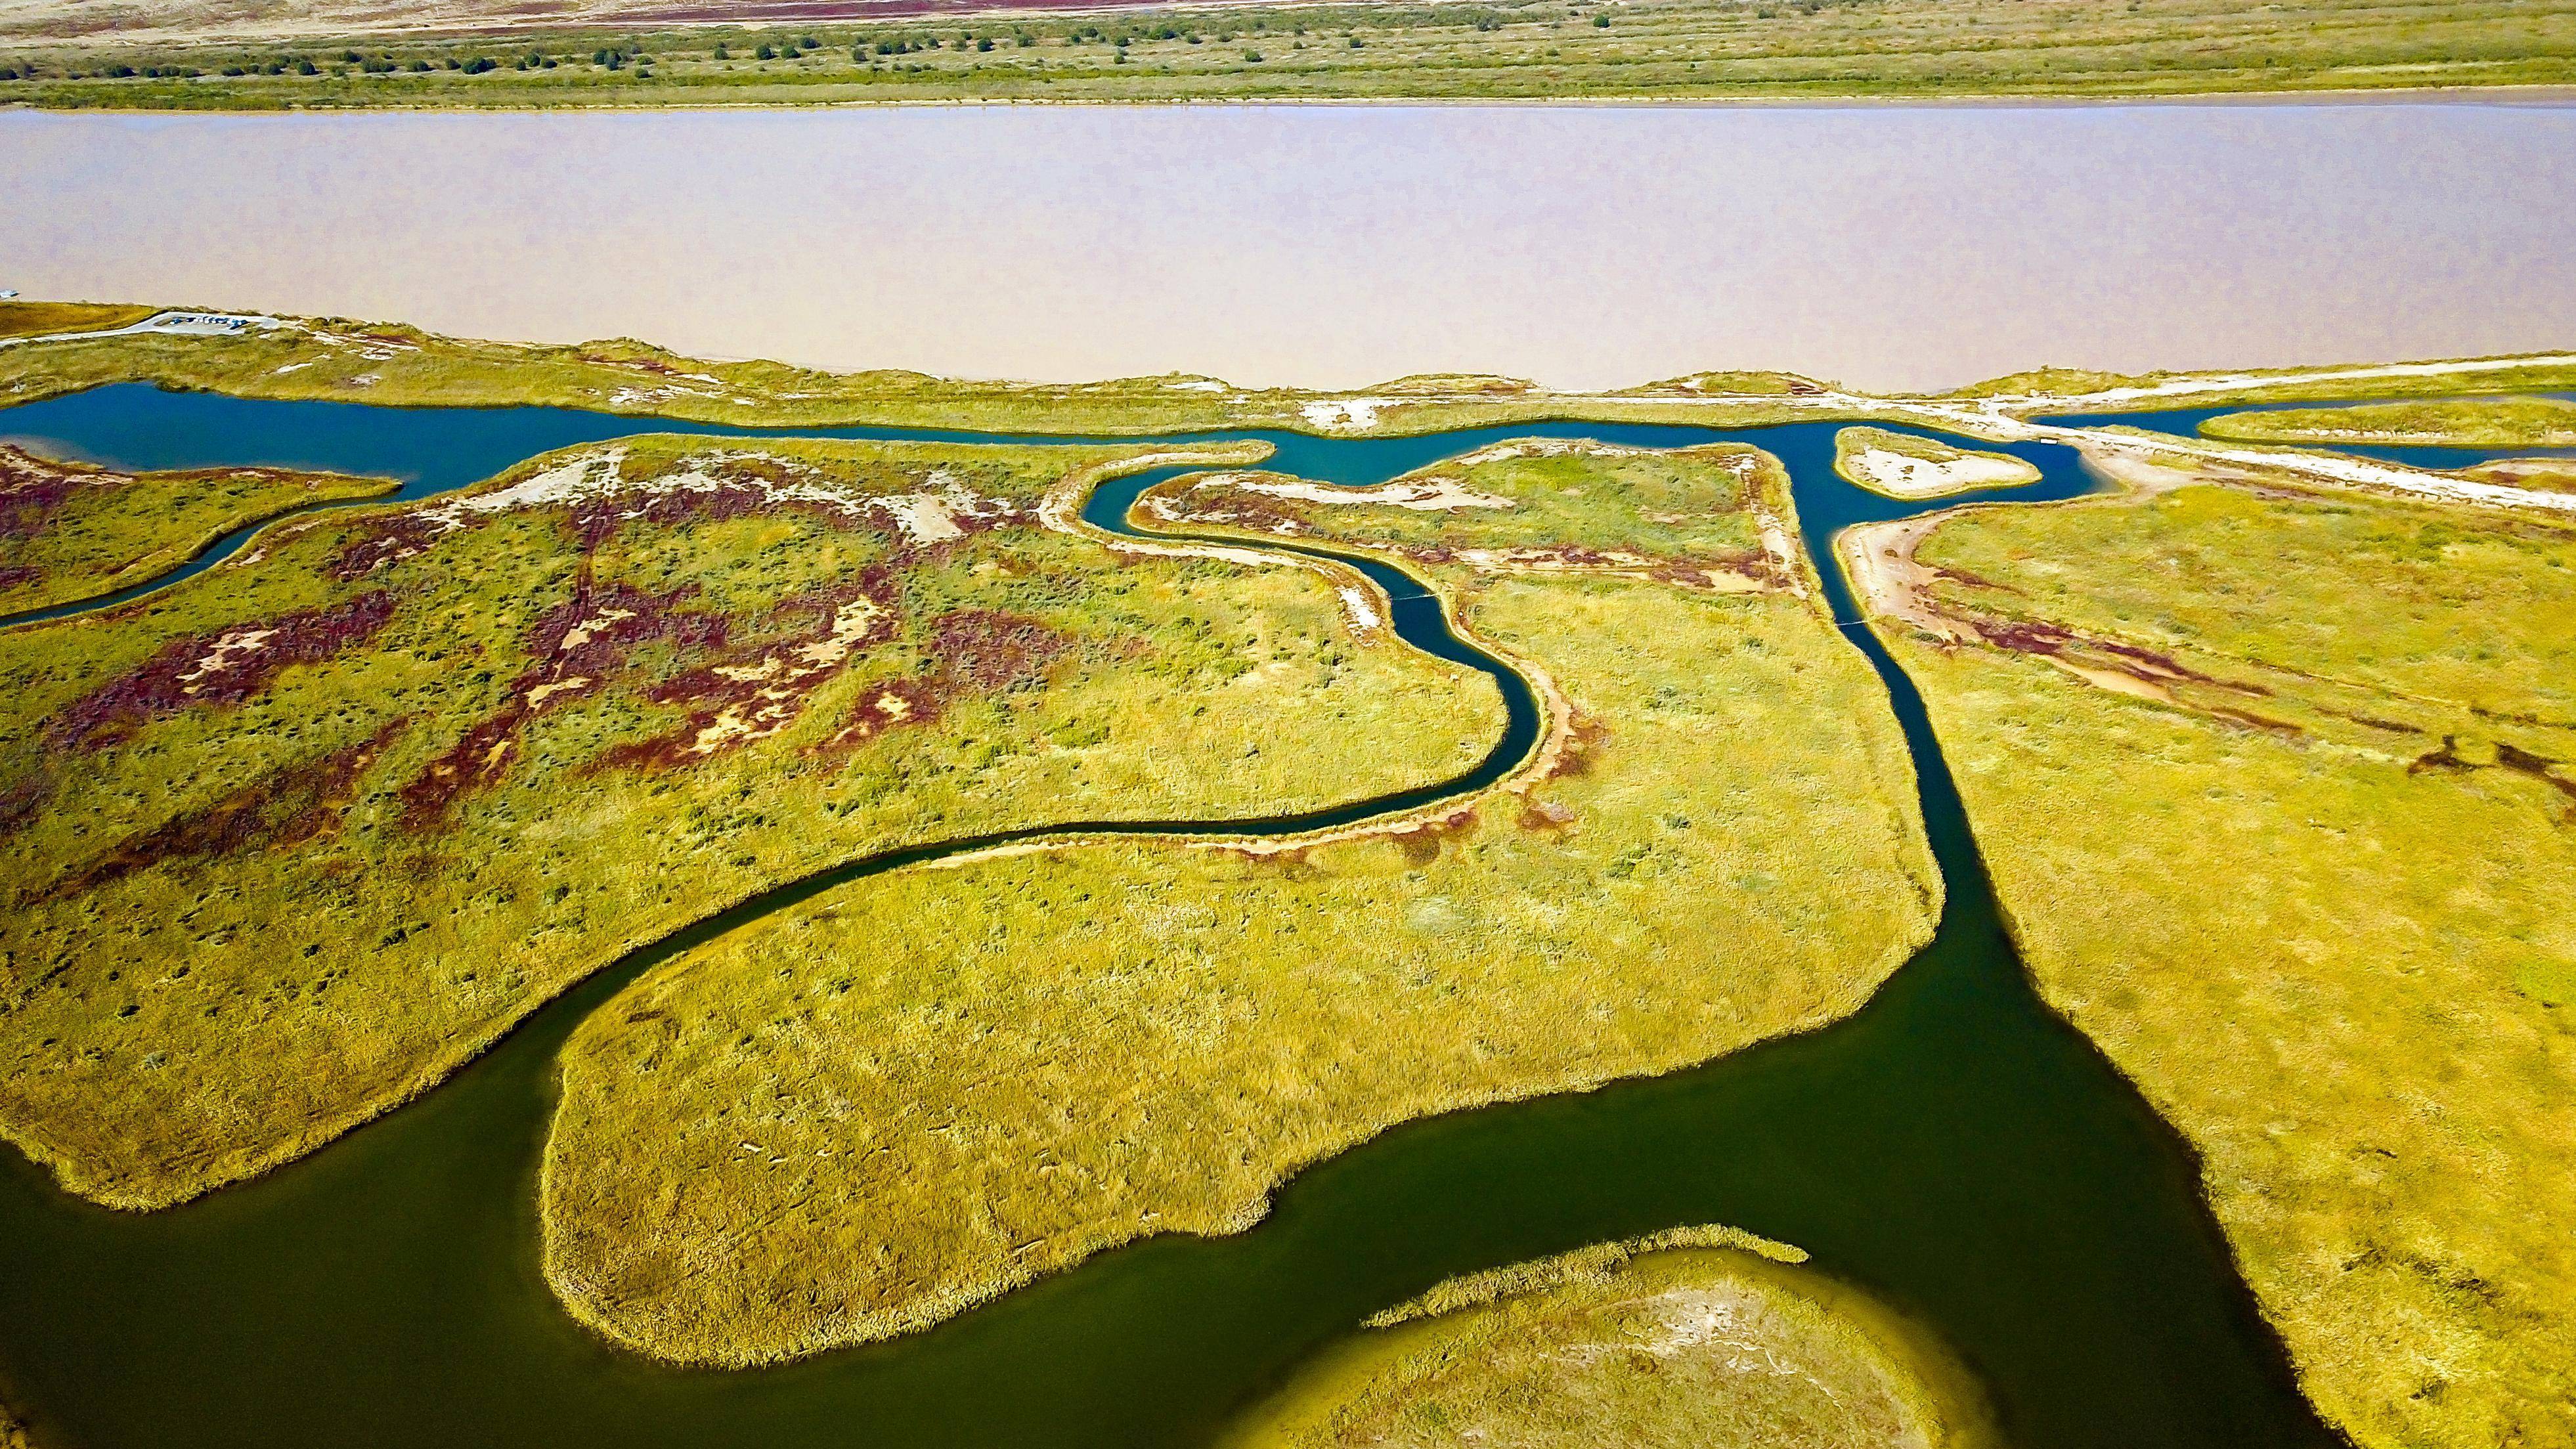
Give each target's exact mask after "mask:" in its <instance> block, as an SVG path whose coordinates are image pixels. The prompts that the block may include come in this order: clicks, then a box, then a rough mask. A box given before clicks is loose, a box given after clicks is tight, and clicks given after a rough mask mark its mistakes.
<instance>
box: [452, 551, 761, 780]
mask: <svg viewBox="0 0 2576 1449" xmlns="http://www.w3.org/2000/svg"><path fill="white" fill-rule="evenodd" d="M695 592H696V588H695V586H694V585H692V586H690V587H686V588H681V589H675V590H673V591H671V592H669V593H666V594H650V593H646V592H644V591H642V590H640V589H635V588H630V587H628V586H627V585H625V584H622V583H610V584H600V583H597V582H595V581H594V580H593V579H592V577H591V576H590V573H589V572H588V571H587V570H584V571H583V573H582V574H581V576H580V578H579V580H578V581H577V582H576V583H575V585H574V587H573V596H572V597H571V598H569V599H566V600H565V601H564V602H562V603H560V604H557V605H555V606H554V607H553V608H551V609H548V610H546V611H545V612H544V613H542V614H540V615H538V616H537V622H536V627H535V628H534V629H533V630H531V631H530V633H529V636H528V652H529V653H531V654H533V655H535V656H536V663H535V664H533V665H531V666H530V667H529V668H528V669H527V670H526V672H524V673H522V674H521V675H520V676H519V677H518V678H516V679H514V680H512V681H510V698H509V699H508V701H507V702H505V703H504V704H503V705H502V706H501V708H500V709H499V710H497V711H495V712H494V713H493V714H491V715H488V716H486V717H485V718H483V719H481V720H478V721H476V722H475V723H474V725H473V726H472V727H471V728H469V729H467V730H466V731H465V734H464V735H463V736H462V737H461V738H459V739H458V740H457V742H456V743H455V744H454V745H452V746H450V747H449V748H448V749H447V751H446V752H445V753H444V754H441V755H440V756H439V757H438V758H437V759H434V760H432V761H430V762H429V764H428V765H427V766H425V767H424V768H423V769H422V770H421V772H420V774H419V776H418V777H416V778H415V779H413V780H412V782H411V783H410V784H408V785H405V786H403V788H402V798H403V804H404V811H403V818H404V822H405V823H406V824H408V825H410V826H412V827H413V828H415V829H426V828H430V827H433V826H436V825H438V824H441V823H443V822H444V821H445V820H446V818H447V814H448V812H449V810H450V809H451V808H453V807H454V805H455V803H456V802H457V801H458V800H459V799H461V798H463V797H464V796H466V795H468V794H472V793H474V792H476V791H480V790H486V789H489V788H491V787H492V786H494V785H497V784H499V783H500V781H501V778H502V777H503V776H504V775H507V774H508V773H509V769H510V763H511V761H512V760H513V759H514V758H515V757H516V756H517V754H518V748H519V732H520V730H521V728H522V727H524V726H525V725H526V724H527V722H528V721H529V720H530V719H532V718H534V717H535V716H536V715H537V714H538V713H539V712H541V711H543V710H545V709H547V708H549V707H551V706H552V705H554V704H555V703H556V702H558V701H560V700H563V699H569V698H577V697H579V696H581V695H586V694H591V693H594V692H596V691H598V690H600V689H601V688H604V687H605V686H606V685H607V684H608V683H609V682H611V681H612V680H614V679H616V678H617V677H618V676H620V675H622V674H623V673H624V672H625V671H626V668H627V663H628V657H629V655H630V654H631V653H632V651H633V650H634V648H635V646H637V645H638V644H642V643H645V642H647V641H649V640H654V639H669V640H671V641H672V642H674V643H676V644H678V645H679V646H680V647H681V648H683V649H693V650H704V649H717V648H722V647H723V646H724V642H725V638H726V635H727V633H728V632H729V627H730V626H729V624H728V622H727V621H726V619H725V617H724V616H723V615H721V614H709V613H700V612H693V611H683V610H680V609H678V608H676V607H675V606H676V605H677V604H678V603H680V602H681V601H682V600H684V599H686V598H688V597H690V596H691V595H692V594H694V593H695Z"/></svg>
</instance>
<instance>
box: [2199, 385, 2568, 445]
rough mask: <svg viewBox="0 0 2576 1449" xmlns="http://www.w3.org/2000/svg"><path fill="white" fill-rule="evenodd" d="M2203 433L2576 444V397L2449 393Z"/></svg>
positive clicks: (2252, 417) (2309, 411)
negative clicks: (2574, 399) (2454, 395)
mask: <svg viewBox="0 0 2576 1449" xmlns="http://www.w3.org/2000/svg"><path fill="white" fill-rule="evenodd" d="M2200 431H2201V434H2202V436H2204V437H2211V438H2226V439H2229V440H2232V441H2237V442H2249V443H2312V444H2322V445H2324V446H2327V447H2345V446H2352V445H2355V444H2360V445H2379V446H2393V447H2437V448H2438V447H2454V448H2576V402H2571V401H2569V400H2568V399H2566V398H2559V397H2482V398H2446V399H2441V400H2437V401H2428V402H2413V403H2365V404H2362V405H2359V406H2356V407H2340V408H2274V409H2271V410H2269V411H2266V412H2252V413H2228V414H2224V415H2222V416H2219V417H2214V418H2211V419H2209V420H2208V421H2207V422H2204V423H2202V424H2201V425H2200Z"/></svg>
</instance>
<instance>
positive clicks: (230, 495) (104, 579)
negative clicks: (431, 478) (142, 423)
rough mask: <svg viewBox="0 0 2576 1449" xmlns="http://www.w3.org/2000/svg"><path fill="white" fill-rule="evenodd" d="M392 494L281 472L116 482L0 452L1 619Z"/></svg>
mask: <svg viewBox="0 0 2576 1449" xmlns="http://www.w3.org/2000/svg"><path fill="white" fill-rule="evenodd" d="M393 489H394V484H393V482H392V480H390V479H384V478H343V477H336V476H333V475H330V474H316V473H295V472H289V471H286V470H284V469H279V468H209V469H196V470H189V471H181V472H170V473H141V474H134V473H119V472H115V471H113V470H111V469H106V468H91V467H85V466H83V465H81V464H78V463H58V462H53V461H50V460H48V459H45V458H40V457H37V456H35V455H34V454H32V453H29V452H27V451H26V450H24V449H21V448H12V447H8V446H6V445H0V614H11V613H17V612H20V611H23V610H28V609H40V608H43V607H45V606H47V605H50V604H61V603H67V602H69V601H72V600H75V599H86V598H90V597H93V596H95V595H98V594H104V593H108V592H111V591H113V590H115V589H118V588H121V587H123V586H124V585H127V584H131V583H139V582H141V581H143V580H146V579H150V578H155V577H157V576H159V575H161V574H163V573H166V572H168V571H169V570H170V569H171V568H173V567H175V566H177V565H179V564H181V563H184V562H186V561H187V560H188V559H189V558H191V557H193V556H195V555H196V554H197V553H198V552H199V551H200V550H202V549H204V548H205V546H206V545H208V544H210V543H212V542H214V541H215V540H216V539H218V538H221V537H222V536H223V535H225V534H227V533H230V532H232V531H233V530H234V529H237V528H242V527H246V526H248V525H250V524H253V523H257V522H259V521H260V520H261V519H263V518H274V517H276V516H277V515H278V514H281V513H285V512H288V511H289V510H292V509H296V508H301V507H303V506H304V505H305V504H308V503H321V502H329V501H333V500H342V499H352V498H371V497H375V496H377V495H379V494H384V493H390V492H392V491H393Z"/></svg>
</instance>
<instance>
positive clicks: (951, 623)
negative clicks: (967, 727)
mask: <svg viewBox="0 0 2576 1449" xmlns="http://www.w3.org/2000/svg"><path fill="white" fill-rule="evenodd" d="M924 634H925V638H924V640H923V643H922V648H923V651H924V652H925V653H927V654H928V655H929V656H930V659H931V666H932V667H931V669H930V670H928V671H926V672H924V673H921V674H916V675H914V676H913V677H911V678H909V679H896V680H889V681H887V682H885V683H882V684H874V685H870V686H869V687H868V688H867V689H866V690H865V691H864V692H862V693H861V695H860V696H859V702H858V703H857V704H856V705H855V706H853V707H852V708H851V710H850V714H849V718H848V720H847V721H846V722H845V723H844V724H843V725H842V726H841V729H840V731H839V732H838V733H836V734H834V735H833V736H832V737H831V738H830V739H827V740H825V741H823V743H822V744H821V746H819V748H821V749H824V750H841V749H849V748H852V747H854V746H857V745H860V744H863V743H865V742H867V741H869V740H872V739H874V738H876V737H877V736H878V735H881V734H884V733H885V732H886V731H888V730H892V729H897V728H902V727H905V726H910V725H923V724H929V723H930V722H932V721H933V720H936V719H938V718H940V717H941V716H942V715H944V714H946V713H947V712H948V707H949V705H950V703H951V702H953V701H954V700H956V699H957V698H958V697H959V696H961V695H966V694H992V693H998V692H1000V691H1002V690H1006V689H1010V688H1013V687H1016V686H1018V685H1022V684H1026V683H1029V682H1031V681H1034V680H1036V679H1039V678H1041V677H1043V676H1044V675H1045V674H1046V672H1047V670H1048V669H1049V668H1051V667H1052V666H1053V665H1054V663H1055V662H1056V661H1057V660H1058V659H1061V658H1063V657H1064V656H1065V655H1066V654H1068V653H1070V652H1071V651H1072V649H1073V647H1074V646H1075V644H1077V643H1078V642H1080V641H1078V640H1076V639H1075V638H1074V636H1072V635H1070V634H1067V633H1065V632H1063V631H1062V630H1059V629H1055V628H1052V627H1050V626H1048V625H1046V624H1042V623H1040V622H1038V621H1037V620H1035V619H1031V618H1026V617H1023V616H1021V615H1018V614H1008V613H1004V612H1002V611H1000V610H998V609H958V610H955V611H952V612H950V613H946V614H942V615H940V616H939V617H938V618H937V619H934V620H932V621H931V623H930V627H929V628H928V629H927V630H925V631H924Z"/></svg>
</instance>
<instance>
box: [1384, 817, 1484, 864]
mask: <svg viewBox="0 0 2576 1449" xmlns="http://www.w3.org/2000/svg"><path fill="white" fill-rule="evenodd" d="M1475 825H1476V808H1475V807H1474V806H1472V805H1469V806H1465V807H1463V808H1460V809H1457V810H1452V811H1450V812H1449V813H1448V814H1446V815H1442V816H1438V817H1435V818H1433V819H1430V820H1422V821H1417V822H1415V823H1414V824H1411V825H1406V826H1403V827H1401V828H1399V829H1395V830H1390V831H1388V832H1386V838H1387V839H1388V840H1391V841H1393V842H1395V844H1396V847H1397V848H1398V849H1400V850H1402V851H1403V852H1404V859H1405V863H1406V864H1408V865H1416V866H1421V865H1429V864H1431V863H1432V862H1433V861H1436V860H1438V859H1439V858H1440V844H1441V842H1442V841H1444V840H1446V839H1448V838H1449V837H1450V836H1452V835H1457V834H1459V833H1461V832H1463V831H1468V830H1472V829H1474V828H1475Z"/></svg>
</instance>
